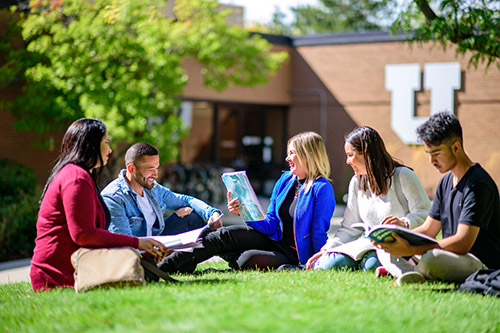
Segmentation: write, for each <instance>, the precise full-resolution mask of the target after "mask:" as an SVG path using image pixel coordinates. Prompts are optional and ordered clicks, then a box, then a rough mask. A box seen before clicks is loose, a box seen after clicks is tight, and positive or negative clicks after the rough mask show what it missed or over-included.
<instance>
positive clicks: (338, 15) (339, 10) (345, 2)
mask: <svg viewBox="0 0 500 333" xmlns="http://www.w3.org/2000/svg"><path fill="white" fill-rule="evenodd" d="M389 3H392V0H358V1H352V0H320V4H319V6H311V5H306V6H297V7H292V8H291V10H292V12H293V13H294V15H295V19H294V21H293V22H292V23H291V24H290V27H289V28H287V27H286V25H285V26H283V24H282V23H280V22H279V18H280V15H279V14H280V13H279V12H277V13H275V16H274V22H273V24H272V27H273V28H274V29H276V28H279V27H281V28H282V31H284V32H287V30H289V31H290V30H291V32H293V33H294V34H298V35H303V34H312V33H331V32H347V31H366V30H379V29H381V28H383V27H386V26H387V24H389V22H387V21H386V22H384V19H386V17H387V13H388V11H389V9H390V7H389Z"/></svg>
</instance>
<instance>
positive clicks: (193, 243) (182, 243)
mask: <svg viewBox="0 0 500 333" xmlns="http://www.w3.org/2000/svg"><path fill="white" fill-rule="evenodd" d="M223 215H224V214H221V215H220V216H219V217H217V218H216V219H214V220H213V221H212V222H210V223H208V224H207V225H205V226H203V227H201V228H198V229H194V230H190V231H186V232H183V233H180V234H177V235H158V236H151V238H153V239H154V240H157V241H158V242H160V243H162V244H163V245H165V247H166V248H167V249H169V250H175V251H192V250H193V249H197V248H202V247H203V243H202V239H201V233H202V232H203V231H204V230H205V229H208V228H210V227H211V226H212V225H213V224H214V223H216V222H217V221H219V220H220V219H221V218H222V216H223Z"/></svg>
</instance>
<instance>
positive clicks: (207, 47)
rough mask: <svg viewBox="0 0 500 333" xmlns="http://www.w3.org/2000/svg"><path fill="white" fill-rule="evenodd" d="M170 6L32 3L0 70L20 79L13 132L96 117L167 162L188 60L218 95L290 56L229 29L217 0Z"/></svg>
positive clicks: (3, 77)
mask: <svg viewBox="0 0 500 333" xmlns="http://www.w3.org/2000/svg"><path fill="white" fill-rule="evenodd" d="M166 3H167V2H166V1H160V0H141V1H123V0H93V1H80V0H60V1H49V0H38V1H32V2H31V6H32V8H31V13H30V14H29V15H27V16H26V17H21V20H20V23H19V24H20V26H21V27H22V38H23V40H24V41H25V43H26V48H20V49H19V48H18V49H17V50H15V51H12V52H11V53H10V54H9V56H8V57H7V62H6V65H4V66H3V67H4V68H5V69H4V68H2V69H1V70H0V82H11V81H13V80H15V79H17V80H18V81H20V82H24V83H26V84H25V85H24V87H23V94H22V95H21V96H19V97H18V98H17V99H16V100H15V101H14V102H12V103H8V104H6V105H5V104H4V108H9V109H10V110H12V112H13V114H14V116H15V117H16V118H17V119H18V121H17V124H16V126H17V127H18V128H22V129H26V130H29V131H37V132H38V133H47V131H49V130H51V129H55V128H61V127H63V128H64V127H66V126H67V125H68V123H69V122H70V121H72V120H74V119H77V118H80V117H95V118H99V119H101V120H102V121H103V122H104V123H105V124H106V126H107V127H108V131H109V132H110V134H111V136H112V137H113V138H114V139H115V140H116V141H118V142H119V143H121V142H127V143H132V142H136V141H147V142H151V143H153V144H155V145H156V146H157V147H158V148H159V149H160V151H161V153H162V154H161V156H162V159H164V160H169V159H171V158H173V157H176V155H177V153H178V152H177V150H176V147H177V145H176V143H177V142H178V141H179V140H180V138H181V137H182V135H183V133H184V131H185V129H184V127H183V124H182V122H181V120H180V118H179V115H178V112H177V111H176V110H177V107H178V106H179V103H180V96H181V95H182V92H183V88H184V86H185V85H186V83H187V81H188V77H187V74H186V71H185V69H184V68H183V67H182V65H183V60H184V59H185V58H186V57H194V58H195V59H196V60H198V61H199V62H200V63H201V65H202V75H203V77H204V83H205V85H206V86H207V87H210V88H214V89H217V90H219V91H220V90H223V89H225V88H226V87H227V86H228V85H240V86H252V85H256V84H263V83H266V82H268V81H269V79H270V78H271V76H272V74H273V73H275V72H276V71H277V70H278V69H279V67H280V65H281V63H282V62H283V61H285V60H286V58H287V55H286V54H285V53H276V52H271V45H270V44H269V43H268V42H267V41H265V40H264V39H262V38H260V37H259V36H252V37H249V33H248V32H247V31H245V30H243V29H241V28H238V27H228V25H227V23H226V19H225V17H226V16H227V15H228V13H227V12H221V11H216V10H215V8H216V7H217V6H218V3H217V2H216V1H215V0H178V1H176V7H175V17H170V18H169V17H166V16H165V15H164V14H163V13H164V11H165V5H166ZM7 37H8V36H7Z"/></svg>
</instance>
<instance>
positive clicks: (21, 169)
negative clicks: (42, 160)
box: [0, 158, 37, 201]
mask: <svg viewBox="0 0 500 333" xmlns="http://www.w3.org/2000/svg"><path fill="white" fill-rule="evenodd" d="M36 183H37V179H36V175H35V173H34V172H33V170H31V169H30V168H28V167H27V166H25V165H23V164H21V163H18V162H15V161H12V160H8V159H4V158H1V159H0V198H1V199H2V200H6V199H7V198H13V199H12V200H13V201H15V198H17V197H18V196H21V195H23V194H33V193H34V192H35V186H36ZM7 200H9V201H10V200H11V199H7Z"/></svg>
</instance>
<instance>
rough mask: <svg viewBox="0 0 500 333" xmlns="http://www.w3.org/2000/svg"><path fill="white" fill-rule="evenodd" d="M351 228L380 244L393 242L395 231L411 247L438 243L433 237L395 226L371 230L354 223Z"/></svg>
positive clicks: (382, 226) (387, 225)
mask: <svg viewBox="0 0 500 333" xmlns="http://www.w3.org/2000/svg"><path fill="white" fill-rule="evenodd" d="M351 227H352V228H355V229H358V230H364V233H365V236H367V237H369V238H370V239H371V240H373V241H375V242H378V243H383V242H393V241H394V237H392V232H393V231H394V232H396V233H397V234H398V235H399V236H401V237H403V238H404V239H406V240H407V241H408V242H409V243H410V244H411V245H423V244H433V243H437V241H436V240H435V239H434V238H432V237H429V236H427V235H424V234H421V233H419V232H415V231H412V230H410V229H407V228H403V227H401V226H399V225H395V224H380V225H378V226H375V227H373V228H369V227H368V226H367V225H365V224H364V223H354V224H353V225H352V226H351Z"/></svg>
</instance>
